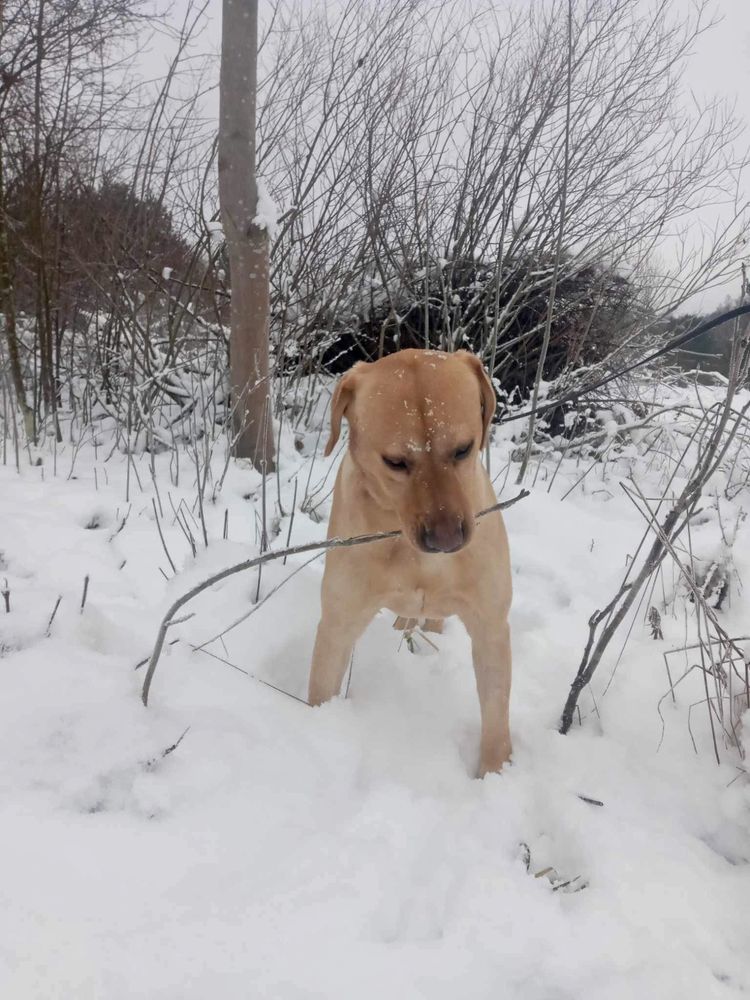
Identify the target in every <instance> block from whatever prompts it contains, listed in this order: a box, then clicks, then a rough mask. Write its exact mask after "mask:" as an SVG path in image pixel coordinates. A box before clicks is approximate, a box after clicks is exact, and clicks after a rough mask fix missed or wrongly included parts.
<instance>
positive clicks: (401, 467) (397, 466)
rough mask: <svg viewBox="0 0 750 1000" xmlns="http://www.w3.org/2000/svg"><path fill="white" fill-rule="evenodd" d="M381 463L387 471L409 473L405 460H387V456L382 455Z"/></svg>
mask: <svg viewBox="0 0 750 1000" xmlns="http://www.w3.org/2000/svg"><path fill="white" fill-rule="evenodd" d="M383 461H384V462H385V464H386V465H387V466H388V468H389V469H393V470H394V471H396V472H408V471H409V466H408V465H407V463H406V459H405V458H388V456H387V455H383Z"/></svg>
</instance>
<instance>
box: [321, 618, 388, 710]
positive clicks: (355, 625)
mask: <svg viewBox="0 0 750 1000" xmlns="http://www.w3.org/2000/svg"><path fill="white" fill-rule="evenodd" d="M327 603H328V602H324V603H323V614H322V616H321V619H320V624H319V625H318V632H317V635H316V636H315V648H314V650H313V658H312V667H311V668H310V684H309V688H308V693H307V700H308V702H309V703H310V704H311V705H322V704H323V702H325V701H329V700H330V699H331V698H335V697H336V695H337V694H338V693H339V691H340V690H341V684H342V682H343V680H344V675H345V674H346V668H347V667H348V666H349V660H350V658H351V655H352V651H353V649H354V644H355V642H356V641H357V639H359V637H360V635H362V633H363V632H364V630H365V629H366V628H367V625H368V623H369V621H370V619H371V618H372V616H373V612H365V611H363V609H362V608H361V607H360V608H357V609H354V608H351V607H346V606H343V607H342V606H341V605H340V604H339V606H338V607H336V606H335V605H332V606H327Z"/></svg>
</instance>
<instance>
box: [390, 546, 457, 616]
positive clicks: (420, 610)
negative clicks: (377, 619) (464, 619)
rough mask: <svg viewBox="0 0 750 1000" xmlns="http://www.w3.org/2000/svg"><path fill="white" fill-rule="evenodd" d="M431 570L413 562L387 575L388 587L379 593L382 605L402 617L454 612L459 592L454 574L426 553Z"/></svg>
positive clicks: (441, 614)
mask: <svg viewBox="0 0 750 1000" xmlns="http://www.w3.org/2000/svg"><path fill="white" fill-rule="evenodd" d="M428 558H429V559H431V560H432V561H433V567H431V568H430V569H425V568H423V567H422V568H420V567H419V565H414V564H413V563H412V564H411V565H408V566H404V567H402V569H401V572H399V573H394V574H393V575H392V576H391V577H390V581H389V582H390V586H388V587H387V589H386V591H385V592H384V593H383V595H382V606H383V607H385V608H387V609H388V610H389V611H393V612H394V614H397V615H402V616H403V617H405V618H445V617H446V616H448V615H452V614H456V612H457V610H458V604H459V597H460V595H459V594H457V593H456V592H455V590H456V588H455V586H454V583H453V574H451V573H450V572H447V573H446V572H445V569H446V568H447V567H442V569H443V572H440V568H441V567H438V566H435V565H434V563H435V561H436V559H437V560H438V561H439V562H442V561H443V560H442V559H440V557H439V556H438V557H435V556H429V557H428Z"/></svg>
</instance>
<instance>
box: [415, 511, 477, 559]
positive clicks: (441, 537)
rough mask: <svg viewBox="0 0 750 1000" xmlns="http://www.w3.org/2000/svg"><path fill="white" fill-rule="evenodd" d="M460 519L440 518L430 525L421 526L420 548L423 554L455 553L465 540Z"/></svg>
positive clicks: (462, 523)
mask: <svg viewBox="0 0 750 1000" xmlns="http://www.w3.org/2000/svg"><path fill="white" fill-rule="evenodd" d="M465 536H466V532H465V530H464V522H463V519H462V518H459V519H449V518H441V519H440V520H439V521H434V522H433V523H432V524H431V525H429V526H428V525H426V524H425V525H423V526H422V537H421V541H422V548H423V549H424V551H425V552H457V551H458V549H460V548H461V547H462V546H463V544H464V540H465Z"/></svg>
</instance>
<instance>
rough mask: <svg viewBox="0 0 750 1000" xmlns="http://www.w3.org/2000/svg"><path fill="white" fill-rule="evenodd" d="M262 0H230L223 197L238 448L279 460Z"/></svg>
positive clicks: (223, 89)
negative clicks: (260, 219)
mask: <svg viewBox="0 0 750 1000" xmlns="http://www.w3.org/2000/svg"><path fill="white" fill-rule="evenodd" d="M257 56H258V2H257V0H224V6H223V18H222V38H221V81H220V98H219V100H220V106H219V198H220V201H221V215H222V223H223V226H224V237H225V239H226V245H227V252H228V256H229V274H230V281H231V289H232V300H231V333H230V340H229V367H230V385H231V393H232V406H233V427H234V432H235V438H236V444H235V453H236V454H237V455H238V456H240V457H244V458H250V459H252V461H253V464H254V465H255V466H256V468H258V469H260V470H261V471H266V472H269V471H272V469H273V468H274V441H273V424H272V420H271V393H270V386H269V376H268V331H269V300H270V294H269V266H268V256H269V254H268V242H269V241H268V231H267V230H266V229H265V228H264V227H263V226H259V225H257V224H256V223H255V221H254V220H255V217H256V215H257V204H258V186H257V181H256V176H255V106H256V99H257V61H258V58H257Z"/></svg>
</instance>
